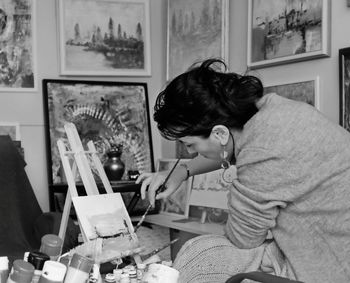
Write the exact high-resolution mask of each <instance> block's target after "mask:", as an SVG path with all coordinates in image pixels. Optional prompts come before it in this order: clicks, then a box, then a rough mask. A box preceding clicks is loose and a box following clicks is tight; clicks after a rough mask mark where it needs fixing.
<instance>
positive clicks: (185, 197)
mask: <svg viewBox="0 0 350 283" xmlns="http://www.w3.org/2000/svg"><path fill="white" fill-rule="evenodd" d="M176 161H177V159H166V158H161V159H159V160H158V162H157V171H164V170H170V169H171V168H173V167H174V165H175V163H176ZM188 161H189V159H181V160H180V162H179V164H178V165H177V166H179V165H180V164H181V163H186V162H188ZM192 180H193V177H190V178H188V180H186V181H184V182H183V183H182V184H181V186H180V187H179V188H178V189H177V190H176V192H174V193H173V194H172V195H170V196H169V197H168V198H167V199H164V200H161V201H160V209H159V213H161V214H168V215H182V216H185V217H186V218H187V217H188V213H189V206H188V205H189V202H188V201H189V196H190V192H191V186H192Z"/></svg>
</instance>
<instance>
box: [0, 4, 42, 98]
mask: <svg viewBox="0 0 350 283" xmlns="http://www.w3.org/2000/svg"><path fill="white" fill-rule="evenodd" d="M35 3H36V1H35V0H21V1H13V0H2V1H1V3H0V46H1V52H0V66H1V68H0V91H6V92H8V91H21V92H22V91H36V89H37V83H36V59H35V57H36V56H35V53H36V47H35V19H36V16H35Z"/></svg>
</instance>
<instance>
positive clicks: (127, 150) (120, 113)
mask: <svg viewBox="0 0 350 283" xmlns="http://www.w3.org/2000/svg"><path fill="white" fill-rule="evenodd" d="M43 92H44V111H45V119H46V121H45V125H46V135H47V154H48V163H49V165H48V170H49V172H48V175H49V184H60V183H66V180H65V175H64V172H63V168H62V164H61V159H60V155H59V152H58V147H57V141H58V140H59V139H62V140H63V141H64V142H65V141H66V140H67V138H66V133H65V130H64V125H65V123H67V122H71V123H73V124H74V125H75V126H76V128H77V130H78V133H79V136H80V139H81V141H82V143H83V146H86V144H87V142H89V141H90V140H91V141H93V142H94V144H95V147H96V149H97V151H98V153H99V157H100V159H101V162H102V163H104V161H105V160H106V158H107V152H108V150H109V149H110V148H111V146H112V145H120V146H121V148H122V155H121V159H122V161H123V162H124V164H125V172H128V171H129V170H138V171H139V172H140V173H142V172H145V171H146V172H151V171H153V170H154V165H153V152H152V140H151V130H150V122H149V121H150V120H149V111H148V98H147V85H146V84H145V83H127V82H126V83H124V82H103V81H73V80H43ZM95 175H97V176H98V174H95ZM126 175H127V174H124V176H123V178H122V180H125V178H126V179H127V176H126ZM77 181H79V179H77Z"/></svg>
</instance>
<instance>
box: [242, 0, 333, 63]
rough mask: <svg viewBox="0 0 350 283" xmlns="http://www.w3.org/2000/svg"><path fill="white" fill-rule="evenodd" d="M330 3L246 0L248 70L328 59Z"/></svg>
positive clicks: (297, 0)
mask: <svg viewBox="0 0 350 283" xmlns="http://www.w3.org/2000/svg"><path fill="white" fill-rule="evenodd" d="M330 5H331V2H330V1H329V0H295V1H289V0H267V1H266V0H249V2H248V45H247V46H248V50H247V55H248V56H247V65H248V68H250V69H255V68H261V67H267V66H273V65H278V64H285V63H291V62H296V61H302V60H309V59H315V58H321V57H329V56H330V30H331V29H330V23H331V21H330V15H331V13H330V10H331V7H330Z"/></svg>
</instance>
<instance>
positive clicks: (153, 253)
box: [141, 238, 179, 260]
mask: <svg viewBox="0 0 350 283" xmlns="http://www.w3.org/2000/svg"><path fill="white" fill-rule="evenodd" d="M178 240H179V238H176V239H174V240H172V241H170V242H169V243H166V244H165V245H163V246H161V247H159V248H157V249H154V250H153V251H151V252H150V253H148V254H146V255H143V256H142V257H141V259H142V260H146V259H148V258H150V257H151V256H154V255H155V254H157V253H159V252H161V251H162V250H164V249H166V248H167V247H169V246H171V245H172V244H174V243H176V242H177V241H178Z"/></svg>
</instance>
